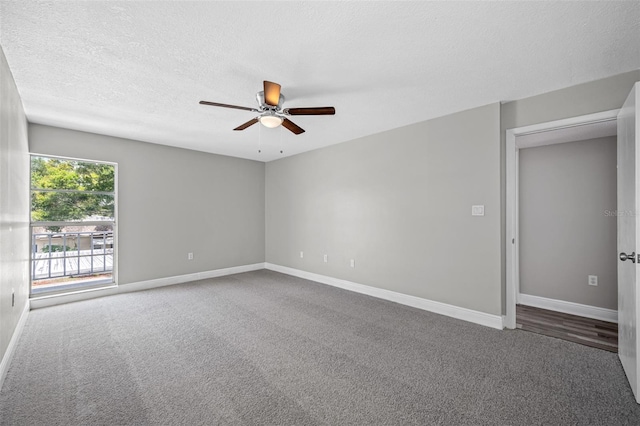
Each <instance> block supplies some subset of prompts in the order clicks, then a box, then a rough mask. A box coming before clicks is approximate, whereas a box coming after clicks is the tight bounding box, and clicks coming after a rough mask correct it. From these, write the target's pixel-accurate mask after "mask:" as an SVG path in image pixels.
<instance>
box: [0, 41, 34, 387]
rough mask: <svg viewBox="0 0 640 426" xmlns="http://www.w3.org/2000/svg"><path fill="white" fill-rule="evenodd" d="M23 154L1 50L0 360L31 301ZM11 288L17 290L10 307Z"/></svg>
mask: <svg viewBox="0 0 640 426" xmlns="http://www.w3.org/2000/svg"><path fill="white" fill-rule="evenodd" d="M27 151H28V147H27V120H26V118H25V115H24V110H23V108H22V101H21V100H20V95H19V94H18V90H17V88H16V85H15V83H14V81H13V76H12V75H11V71H10V70H9V66H8V65H7V61H6V59H5V57H4V52H3V51H2V49H1V48H0V359H2V358H3V357H4V355H5V352H6V350H7V346H8V345H9V342H10V341H11V337H12V336H13V333H14V331H15V328H16V325H17V324H18V320H19V318H20V314H21V313H22V311H23V309H24V307H25V305H26V303H27V301H28V297H29V276H28V274H29V222H28V220H29V198H28V193H27V191H26V190H27V188H28V185H29V157H28V153H27ZM12 289H13V290H15V306H13V307H12V306H11V292H12ZM1 384H2V378H1V377H0V385H1Z"/></svg>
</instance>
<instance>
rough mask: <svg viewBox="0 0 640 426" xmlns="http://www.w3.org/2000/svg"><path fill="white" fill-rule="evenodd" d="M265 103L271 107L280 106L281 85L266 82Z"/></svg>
mask: <svg viewBox="0 0 640 426" xmlns="http://www.w3.org/2000/svg"><path fill="white" fill-rule="evenodd" d="M263 84H264V101H265V102H266V103H267V104H268V105H271V106H278V103H279V102H280V85H279V84H278V83H274V82H272V81H266V80H265V81H264V82H263Z"/></svg>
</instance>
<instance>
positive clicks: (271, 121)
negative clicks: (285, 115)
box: [258, 114, 283, 129]
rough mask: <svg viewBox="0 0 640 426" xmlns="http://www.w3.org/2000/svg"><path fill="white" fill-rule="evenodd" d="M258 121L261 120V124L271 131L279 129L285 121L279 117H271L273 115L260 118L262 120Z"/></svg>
mask: <svg viewBox="0 0 640 426" xmlns="http://www.w3.org/2000/svg"><path fill="white" fill-rule="evenodd" d="M258 120H260V124H262V125H263V126H264V127H268V128H270V129H273V128H275V127H278V126H279V125H281V124H282V121H283V120H282V117H278V116H277V115H271V114H268V115H262V116H260V118H258Z"/></svg>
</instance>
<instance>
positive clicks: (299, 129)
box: [282, 118, 304, 135]
mask: <svg viewBox="0 0 640 426" xmlns="http://www.w3.org/2000/svg"><path fill="white" fill-rule="evenodd" d="M282 125H283V126H284V127H286V128H287V129H289V130H290V131H291V132H292V133H295V134H296V135H299V134H300V133H304V129H303V128H302V127H300V126H298V125H297V124H296V123H294V122H293V121H291V120H289V119H288V118H285V119H284V120H283V121H282Z"/></svg>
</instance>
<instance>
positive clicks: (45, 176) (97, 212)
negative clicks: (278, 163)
mask: <svg viewBox="0 0 640 426" xmlns="http://www.w3.org/2000/svg"><path fill="white" fill-rule="evenodd" d="M115 182H116V164H112V163H104V162H96V161H89V160H76V159H68V158H59V157H44V156H38V155H32V156H31V295H32V296H39V295H43V294H50V293H60V292H69V291H75V290H78V289H82V288H87V287H96V286H105V285H112V284H113V282H114V255H115V224H116V222H115V212H116V185H115Z"/></svg>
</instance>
